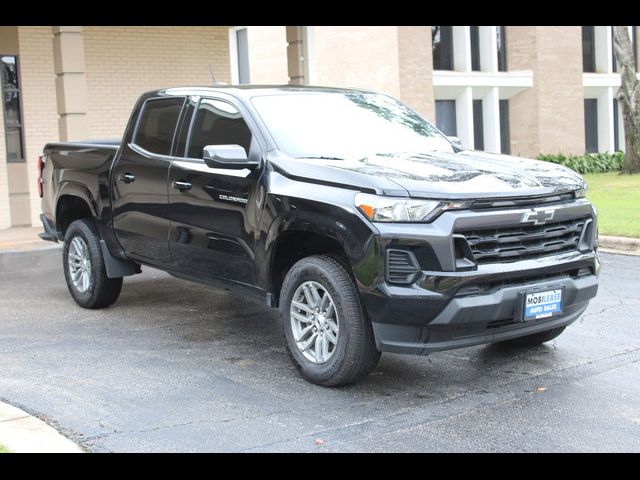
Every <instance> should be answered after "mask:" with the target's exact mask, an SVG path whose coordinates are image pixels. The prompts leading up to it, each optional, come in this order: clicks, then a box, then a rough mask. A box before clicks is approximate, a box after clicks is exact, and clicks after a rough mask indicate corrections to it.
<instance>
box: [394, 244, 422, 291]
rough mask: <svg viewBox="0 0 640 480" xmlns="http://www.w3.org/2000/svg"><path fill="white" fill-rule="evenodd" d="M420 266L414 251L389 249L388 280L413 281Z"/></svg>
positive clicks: (395, 281)
mask: <svg viewBox="0 0 640 480" xmlns="http://www.w3.org/2000/svg"><path fill="white" fill-rule="evenodd" d="M419 270H420V268H419V267H418V262H417V260H416V258H415V256H414V255H413V253H411V252H409V251H406V250H395V249H391V248H390V249H388V250H387V280H388V281H389V282H391V283H403V284H407V283H411V282H412V281H413V280H415V277H416V274H417V273H418V271H419Z"/></svg>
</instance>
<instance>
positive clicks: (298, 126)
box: [251, 92, 453, 160]
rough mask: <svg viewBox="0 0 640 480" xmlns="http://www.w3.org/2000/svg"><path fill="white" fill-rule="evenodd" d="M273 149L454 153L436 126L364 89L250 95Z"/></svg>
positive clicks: (342, 155) (332, 154)
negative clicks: (269, 136) (268, 132)
mask: <svg viewBox="0 0 640 480" xmlns="http://www.w3.org/2000/svg"><path fill="white" fill-rule="evenodd" d="M251 101H252V103H253V105H254V107H255V108H256V110H257V111H258V114H259V115H260V117H261V118H262V120H263V121H264V123H265V124H266V126H267V128H268V129H269V131H270V132H271V134H272V136H273V138H274V140H275V142H276V144H277V145H278V148H279V149H280V150H282V151H283V152H285V153H286V154H288V155H291V156H293V157H296V158H319V159H328V160H342V159H358V158H363V157H366V156H371V155H381V156H385V155H388V156H391V155H395V154H400V153H426V152H432V151H444V152H453V149H452V147H451V144H450V143H449V141H448V140H447V139H446V138H445V137H444V135H443V134H442V133H440V131H439V130H437V129H436V128H435V127H434V126H433V125H431V124H430V123H428V122H427V121H425V120H424V119H422V118H421V117H420V116H418V115H417V114H416V113H415V112H413V111H412V110H411V109H409V108H408V107H407V106H406V105H404V104H402V103H400V102H398V101H397V100H394V99H392V98H391V97H387V96H386V95H380V94H375V93H364V92H300V93H293V94H282V95H278V94H275V95H264V96H256V97H253V98H252V100H251Z"/></svg>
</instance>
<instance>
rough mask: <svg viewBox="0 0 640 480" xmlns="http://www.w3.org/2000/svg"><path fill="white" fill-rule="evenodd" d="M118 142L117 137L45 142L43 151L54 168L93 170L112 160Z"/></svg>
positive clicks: (117, 147)
mask: <svg viewBox="0 0 640 480" xmlns="http://www.w3.org/2000/svg"><path fill="white" fill-rule="evenodd" d="M120 142H121V141H120V140H118V139H104V140H103V139H100V140H85V141H82V142H55V143H47V144H46V145H45V147H44V153H45V154H46V155H47V156H48V158H49V159H51V161H52V162H53V163H54V165H55V168H56V169H67V168H71V169H75V170H93V169H95V168H99V167H100V166H102V165H104V164H105V163H106V162H109V163H110V162H111V161H112V160H113V157H114V156H115V154H116V153H117V152H118V149H119V148H120Z"/></svg>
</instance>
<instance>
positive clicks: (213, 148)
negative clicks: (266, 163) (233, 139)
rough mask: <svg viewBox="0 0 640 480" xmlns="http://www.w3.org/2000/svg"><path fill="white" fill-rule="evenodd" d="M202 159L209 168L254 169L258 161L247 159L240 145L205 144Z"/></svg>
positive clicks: (258, 163) (258, 164)
mask: <svg viewBox="0 0 640 480" xmlns="http://www.w3.org/2000/svg"><path fill="white" fill-rule="evenodd" d="M202 159H203V160H204V163H206V164H207V166H208V167H210V168H232V169H237V170H241V169H243V168H248V169H250V170H251V169H254V168H256V167H258V166H260V162H259V161H256V160H249V158H248V157H247V152H246V151H245V149H244V148H243V147H241V146H240V145H207V146H206V147H204V149H203V150H202Z"/></svg>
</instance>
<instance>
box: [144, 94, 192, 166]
mask: <svg viewBox="0 0 640 480" xmlns="http://www.w3.org/2000/svg"><path fill="white" fill-rule="evenodd" d="M183 103H184V98H159V99H152V100H147V102H146V103H145V104H144V107H143V108H142V113H141V114H140V119H139V120H138V127H137V128H136V133H135V137H134V139H133V143H135V144H136V145H138V146H139V147H142V148H144V149H145V150H146V151H148V152H151V153H156V154H159V155H170V154H171V144H172V143H173V135H174V132H175V130H176V124H177V123H178V117H180V111H181V110H182V105H183Z"/></svg>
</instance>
